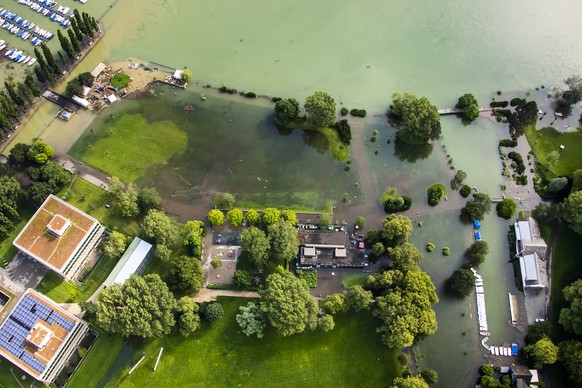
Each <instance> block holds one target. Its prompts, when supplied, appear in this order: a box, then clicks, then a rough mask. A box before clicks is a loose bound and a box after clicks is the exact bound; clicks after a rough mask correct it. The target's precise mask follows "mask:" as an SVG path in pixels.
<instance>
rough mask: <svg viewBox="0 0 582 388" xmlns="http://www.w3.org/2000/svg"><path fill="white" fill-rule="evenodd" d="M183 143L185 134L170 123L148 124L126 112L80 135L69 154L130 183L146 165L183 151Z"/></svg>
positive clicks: (147, 166)
mask: <svg viewBox="0 0 582 388" xmlns="http://www.w3.org/2000/svg"><path fill="white" fill-rule="evenodd" d="M105 128H106V129H105ZM186 143H187V135H186V133H185V132H183V131H181V130H180V129H179V128H178V127H177V126H176V125H174V124H173V123H172V122H170V121H156V122H153V123H149V122H148V121H147V120H146V119H145V118H144V117H143V116H141V115H139V114H128V115H124V116H122V117H121V118H120V119H115V118H114V119H112V121H110V122H109V125H107V126H104V130H103V131H100V132H99V133H98V134H94V133H93V132H91V133H90V134H89V135H87V136H83V137H81V139H79V140H78V141H77V142H76V143H75V144H74V145H73V147H72V148H71V150H70V151H69V153H70V154H71V155H72V156H73V157H75V158H77V159H79V160H82V161H84V162H86V163H88V164H90V165H92V166H95V167H97V168H99V169H101V170H102V171H106V172H108V173H109V174H111V175H115V176H117V177H118V178H119V179H121V180H122V181H125V182H133V181H135V180H137V179H138V178H139V177H141V176H143V175H144V174H145V172H146V170H147V169H148V168H149V167H150V166H153V165H156V164H161V163H165V162H166V161H167V160H168V159H169V158H170V157H171V156H172V155H174V154H179V153H182V152H184V150H185V149H186Z"/></svg>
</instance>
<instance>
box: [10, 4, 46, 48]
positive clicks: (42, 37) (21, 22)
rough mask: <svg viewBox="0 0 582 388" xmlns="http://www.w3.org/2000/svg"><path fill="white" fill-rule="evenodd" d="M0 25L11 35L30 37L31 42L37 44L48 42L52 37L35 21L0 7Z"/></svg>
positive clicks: (26, 38) (23, 38) (23, 37)
mask: <svg viewBox="0 0 582 388" xmlns="http://www.w3.org/2000/svg"><path fill="white" fill-rule="evenodd" d="M0 25H1V26H2V28H3V29H5V30H7V31H8V32H10V33H11V34H13V35H16V36H17V37H19V38H21V39H22V40H29V39H31V43H32V44H33V45H35V46H38V45H39V44H41V43H44V42H48V41H49V40H51V39H52V38H53V37H54V34H53V33H52V32H50V31H49V30H46V29H44V28H40V26H38V25H36V24H35V23H33V22H31V21H28V20H27V19H24V18H22V17H20V16H18V15H17V14H16V13H15V12H11V11H10V10H8V9H4V8H2V7H0Z"/></svg>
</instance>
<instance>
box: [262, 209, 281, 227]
mask: <svg viewBox="0 0 582 388" xmlns="http://www.w3.org/2000/svg"><path fill="white" fill-rule="evenodd" d="M279 217H281V212H280V211H279V210H277V209H275V208H274V207H268V208H266V209H265V210H263V216H262V221H263V224H264V225H265V226H269V225H273V224H274V223H275V222H277V221H279Z"/></svg>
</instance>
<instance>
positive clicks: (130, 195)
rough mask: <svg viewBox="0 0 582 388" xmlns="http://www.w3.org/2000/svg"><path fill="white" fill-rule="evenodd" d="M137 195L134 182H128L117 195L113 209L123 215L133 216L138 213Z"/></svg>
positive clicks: (137, 191)
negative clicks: (123, 189)
mask: <svg viewBox="0 0 582 388" xmlns="http://www.w3.org/2000/svg"><path fill="white" fill-rule="evenodd" d="M138 196H139V188H138V187H137V186H136V185H135V183H133V182H130V183H129V184H128V185H127V188H126V189H125V191H122V192H120V193H119V195H118V196H117V202H116V203H115V209H116V210H117V211H118V212H119V214H121V215H122V216H123V217H128V218H129V217H134V216H136V215H138V214H139V206H138V204H137V200H138Z"/></svg>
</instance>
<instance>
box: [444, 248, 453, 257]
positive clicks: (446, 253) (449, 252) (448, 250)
mask: <svg viewBox="0 0 582 388" xmlns="http://www.w3.org/2000/svg"><path fill="white" fill-rule="evenodd" d="M450 254H451V248H449V247H444V248H443V255H445V256H449V255H450Z"/></svg>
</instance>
